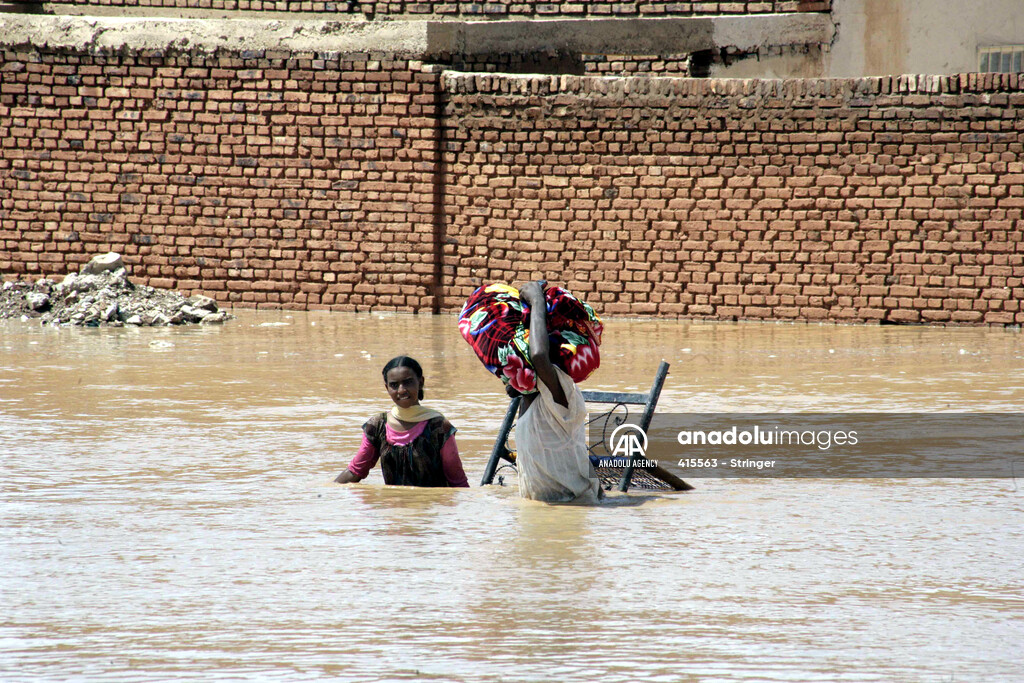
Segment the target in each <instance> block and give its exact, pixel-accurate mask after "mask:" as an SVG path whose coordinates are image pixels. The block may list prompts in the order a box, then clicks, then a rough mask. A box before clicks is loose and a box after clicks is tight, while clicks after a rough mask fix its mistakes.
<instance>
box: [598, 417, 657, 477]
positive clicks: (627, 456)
mask: <svg viewBox="0 0 1024 683" xmlns="http://www.w3.org/2000/svg"><path fill="white" fill-rule="evenodd" d="M608 443H609V446H610V448H609V450H610V451H611V454H612V457H611V461H610V462H607V463H602V465H604V464H607V466H610V467H628V466H629V464H630V462H632V463H633V465H634V467H657V465H658V463H657V462H655V461H653V460H648V459H647V445H648V441H647V432H645V431H644V430H643V429H642V428H641V427H640V426H638V425H634V424H621V425H619V426H618V427H616V428H615V429H614V430H613V431H612V435H611V437H610V438H609V439H608Z"/></svg>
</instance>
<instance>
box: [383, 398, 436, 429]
mask: <svg viewBox="0 0 1024 683" xmlns="http://www.w3.org/2000/svg"><path fill="white" fill-rule="evenodd" d="M435 417H443V415H441V413H439V412H437V411H436V410H434V409H433V408H427V407H426V406H421V405H419V404H417V405H414V406H409V407H408V408H400V407H398V406H392V407H391V412H390V413H388V422H390V423H391V426H392V427H394V428H396V429H399V430H403V431H404V430H405V427H404V426H402V424H401V423H402V422H405V423H407V424H408V423H410V422H424V421H426V420H431V419H433V418H435ZM400 421H401V422H400Z"/></svg>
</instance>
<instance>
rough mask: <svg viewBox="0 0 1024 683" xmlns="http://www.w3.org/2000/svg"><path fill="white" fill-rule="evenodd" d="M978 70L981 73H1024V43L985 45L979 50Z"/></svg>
mask: <svg viewBox="0 0 1024 683" xmlns="http://www.w3.org/2000/svg"><path fill="white" fill-rule="evenodd" d="M978 71H980V72H981V73H1003V74H1019V73H1024V45H1002V46H1000V47H983V48H980V49H979V50H978Z"/></svg>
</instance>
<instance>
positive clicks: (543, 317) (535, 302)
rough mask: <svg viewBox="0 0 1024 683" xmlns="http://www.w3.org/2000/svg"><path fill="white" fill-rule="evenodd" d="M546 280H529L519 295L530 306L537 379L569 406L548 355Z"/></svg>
mask: <svg viewBox="0 0 1024 683" xmlns="http://www.w3.org/2000/svg"><path fill="white" fill-rule="evenodd" d="M545 284H547V282H546V281H545V280H538V281H536V282H529V283H527V284H526V285H524V286H523V288H522V289H520V290H519V295H520V296H521V297H522V299H523V301H525V302H526V303H527V304H528V305H529V306H530V363H531V364H532V365H533V371H534V372H535V373H536V374H537V379H539V380H540V381H541V382H544V384H545V385H546V386H547V388H548V391H550V392H551V398H553V399H554V400H555V403H557V404H558V405H560V406H562V407H563V408H568V407H569V399H567V398H566V396H565V391H564V390H563V389H562V383H561V382H559V381H558V373H557V372H556V371H555V366H554V364H553V363H552V362H551V358H550V356H549V355H548V353H549V351H550V348H549V346H550V344H549V342H548V305H547V301H546V300H545V299H544V285H545Z"/></svg>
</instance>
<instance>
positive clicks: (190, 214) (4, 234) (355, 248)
mask: <svg viewBox="0 0 1024 683" xmlns="http://www.w3.org/2000/svg"><path fill="white" fill-rule="evenodd" d="M438 81H439V73H425V72H424V71H423V70H422V69H420V68H419V65H418V64H416V63H409V62H407V61H404V60H400V59H394V58H389V57H387V56H385V55H364V56H362V57H358V58H350V57H338V56H336V55H334V56H332V55H322V54H291V53H273V52H243V53H240V54H238V53H236V54H221V55H217V56H202V55H199V54H197V55H187V54H180V55H173V54H169V55H160V54H158V53H141V54H136V55H133V56H122V55H117V54H105V55H104V54H90V53H84V52H83V53H75V54H66V53H64V54H58V53H53V52H48V51H42V52H39V51H29V50H26V51H25V52H5V53H2V62H0V273H3V274H5V275H6V276H7V277H16V276H22V277H24V276H32V277H35V276H41V275H58V274H63V273H66V272H69V271H71V270H75V269H77V265H78V264H81V263H84V262H85V261H87V260H88V259H89V258H90V256H91V255H92V254H95V253H102V252H106V251H109V250H114V251H118V252H121V253H122V254H124V256H125V260H126V262H127V263H128V264H129V268H130V274H131V275H132V277H133V278H134V279H136V280H138V281H142V282H148V283H149V284H151V285H155V286H161V287H173V288H178V289H182V290H186V291H202V292H205V293H207V294H210V295H212V296H215V297H216V298H217V299H219V300H221V301H230V302H233V303H235V304H241V305H257V304H259V305H274V306H288V307H298V308H302V307H307V306H308V307H314V306H318V305H332V306H335V307H338V308H343V309H344V308H348V309H352V308H355V307H358V308H361V309H365V308H368V307H371V306H384V307H389V308H399V309H406V310H413V309H420V310H428V311H429V310H431V309H432V308H434V306H435V300H434V296H435V294H436V288H437V278H438V275H439V273H438V267H439V266H437V265H436V264H438V259H437V258H435V252H437V251H438V249H439V246H438V245H439V242H438V237H437V236H436V235H435V232H436V231H435V203H436V202H437V201H439V199H438V198H437V197H435V196H434V186H435V183H434V173H435V166H436V165H435V155H436V150H437V142H436V140H435V139H434V138H435V137H436V132H437V131H436V119H437V117H436V114H435V102H436V97H437V84H438Z"/></svg>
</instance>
